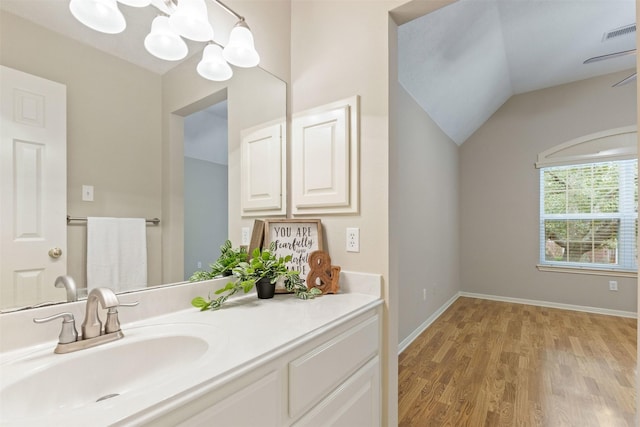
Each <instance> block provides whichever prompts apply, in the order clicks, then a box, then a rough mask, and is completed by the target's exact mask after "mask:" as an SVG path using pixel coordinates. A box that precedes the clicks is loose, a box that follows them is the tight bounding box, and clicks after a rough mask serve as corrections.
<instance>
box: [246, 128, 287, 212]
mask: <svg viewBox="0 0 640 427" xmlns="http://www.w3.org/2000/svg"><path fill="white" fill-rule="evenodd" d="M284 133H285V132H284V125H283V124H282V123H276V124H269V125H264V126H259V127H255V128H251V129H248V130H244V131H242V134H241V143H240V152H241V154H240V155H241V162H240V193H241V199H240V205H241V209H242V215H243V216H260V215H280V214H285V213H286V203H285V200H286V192H285V185H284V184H285V182H286V167H285V158H286V157H285V155H286V150H285V147H284V143H283V141H284Z"/></svg>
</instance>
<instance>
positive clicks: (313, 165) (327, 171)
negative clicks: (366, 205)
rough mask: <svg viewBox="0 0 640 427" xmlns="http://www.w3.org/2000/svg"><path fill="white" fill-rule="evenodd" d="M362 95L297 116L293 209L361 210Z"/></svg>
mask: <svg viewBox="0 0 640 427" xmlns="http://www.w3.org/2000/svg"><path fill="white" fill-rule="evenodd" d="M358 120H359V97H358V96H353V97H351V98H347V99H344V100H341V101H337V102H333V103H331V104H328V105H324V106H322V107H318V108H314V109H311V110H307V111H303V112H300V113H297V114H295V115H294V116H293V122H292V134H293V135H292V141H291V191H292V197H291V202H292V213H293V214H294V215H296V214H297V215H304V214H331V213H357V212H358V187H359V183H358V177H359V172H358V149H359V132H358V130H359V123H358Z"/></svg>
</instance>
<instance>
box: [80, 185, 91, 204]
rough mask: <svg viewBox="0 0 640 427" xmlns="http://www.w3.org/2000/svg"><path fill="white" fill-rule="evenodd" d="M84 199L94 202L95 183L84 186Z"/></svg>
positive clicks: (84, 200)
mask: <svg viewBox="0 0 640 427" xmlns="http://www.w3.org/2000/svg"><path fill="white" fill-rule="evenodd" d="M82 201H83V202H93V185H83V186H82Z"/></svg>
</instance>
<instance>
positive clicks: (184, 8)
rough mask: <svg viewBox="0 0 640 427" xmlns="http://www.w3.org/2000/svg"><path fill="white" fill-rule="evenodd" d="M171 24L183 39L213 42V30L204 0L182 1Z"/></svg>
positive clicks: (173, 14)
mask: <svg viewBox="0 0 640 427" xmlns="http://www.w3.org/2000/svg"><path fill="white" fill-rule="evenodd" d="M169 22H170V23H171V26H172V27H173V29H174V30H175V31H176V32H177V33H178V34H180V35H181V36H182V37H185V38H188V39H189V40H195V41H197V42H208V41H210V40H213V28H211V24H209V18H208V15H207V5H206V4H204V0H180V1H178V7H177V8H176V10H175V12H173V13H172V14H171V17H170V18H169Z"/></svg>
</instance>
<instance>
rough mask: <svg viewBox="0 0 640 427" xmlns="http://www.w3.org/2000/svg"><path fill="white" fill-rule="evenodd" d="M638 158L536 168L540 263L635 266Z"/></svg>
mask: <svg viewBox="0 0 640 427" xmlns="http://www.w3.org/2000/svg"><path fill="white" fill-rule="evenodd" d="M637 183H638V162H637V160H635V159H634V160H618V161H610V162H597V163H587V164H580V165H569V166H556V167H547V168H541V169H540V263H541V264H544V265H561V266H575V267H588V268H604V269H620V270H634V271H635V270H636V269H637V244H636V235H637V227H638V210H637V206H638V190H637V188H638V185H637Z"/></svg>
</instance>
